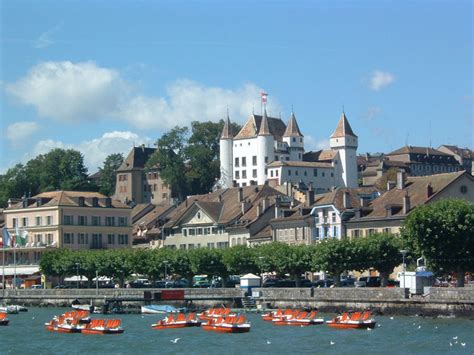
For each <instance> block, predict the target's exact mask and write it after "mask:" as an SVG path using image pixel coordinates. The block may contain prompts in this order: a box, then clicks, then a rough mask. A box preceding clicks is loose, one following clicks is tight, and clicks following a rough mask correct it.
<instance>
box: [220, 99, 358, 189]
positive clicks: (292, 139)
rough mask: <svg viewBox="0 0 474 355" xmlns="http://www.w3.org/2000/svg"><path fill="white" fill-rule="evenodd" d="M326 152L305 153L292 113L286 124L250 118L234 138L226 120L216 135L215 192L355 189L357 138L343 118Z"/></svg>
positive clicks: (264, 112)
mask: <svg viewBox="0 0 474 355" xmlns="http://www.w3.org/2000/svg"><path fill="white" fill-rule="evenodd" d="M329 142H330V149H329V150H321V151H317V152H305V149H304V136H303V134H302V133H301V131H300V129H299V127H298V122H297V121H296V117H295V114H294V113H293V112H292V113H291V116H290V118H289V120H288V124H287V125H285V123H284V122H283V121H282V120H281V119H280V118H274V117H268V116H267V111H266V108H265V109H264V111H263V115H261V116H260V115H255V114H252V115H251V116H250V117H249V118H248V120H247V122H246V123H245V124H244V125H243V127H242V129H241V130H240V131H239V132H238V133H237V134H236V135H234V134H233V132H232V126H231V124H230V118H229V116H227V118H226V120H225V124H224V128H223V130H222V133H221V136H220V162H221V169H220V170H221V177H220V180H219V183H218V185H219V186H220V187H221V188H228V187H233V186H248V185H262V184H265V183H266V182H267V181H268V183H269V184H271V185H274V186H276V185H283V184H285V183H292V184H300V185H301V186H306V187H309V186H312V187H313V189H314V190H315V191H316V192H317V193H319V192H325V191H328V190H331V189H332V188H333V187H336V186H341V187H357V186H358V181H357V146H358V138H357V136H356V135H355V134H354V132H353V131H352V128H351V126H350V124H349V121H348V120H347V117H346V115H345V113H344V112H343V113H342V114H341V117H340V119H339V122H338V124H337V127H336V130H335V131H334V133H333V134H332V135H331V137H330V141H329Z"/></svg>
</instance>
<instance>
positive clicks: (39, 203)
mask: <svg viewBox="0 0 474 355" xmlns="http://www.w3.org/2000/svg"><path fill="white" fill-rule="evenodd" d="M42 205H43V199H42V198H41V197H37V198H36V207H41V206H42Z"/></svg>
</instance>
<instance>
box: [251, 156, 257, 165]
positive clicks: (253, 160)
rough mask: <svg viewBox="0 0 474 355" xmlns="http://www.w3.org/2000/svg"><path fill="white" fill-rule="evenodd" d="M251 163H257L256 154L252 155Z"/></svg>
mask: <svg viewBox="0 0 474 355" xmlns="http://www.w3.org/2000/svg"><path fill="white" fill-rule="evenodd" d="M252 165H257V156H256V155H254V156H253V157H252Z"/></svg>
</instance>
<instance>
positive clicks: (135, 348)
mask: <svg viewBox="0 0 474 355" xmlns="http://www.w3.org/2000/svg"><path fill="white" fill-rule="evenodd" d="M66 310H68V309H64V308H30V310H29V312H27V313H20V314H16V315H15V314H12V315H9V318H10V325H9V326H7V327H0V344H1V347H0V353H2V354H87V353H91V354H99V353H100V354H131V353H136V354H137V355H143V354H157V353H165V354H183V353H185V354H224V353H225V354H249V353H251V354H257V353H266V354H288V353H308V354H315V353H324V354H342V353H350V354H367V353H375V354H410V353H411V354H433V353H440V354H441V353H453V354H454V353H459V354H474V320H468V319H454V318H451V319H432V318H421V317H402V316H400V317H398V316H395V317H394V318H393V319H390V317H388V316H377V317H375V318H376V321H377V322H378V324H380V327H378V326H376V328H375V329H374V330H372V331H367V330H355V329H353V330H338V329H332V328H329V327H327V326H326V325H315V326H309V327H284V326H275V325H272V324H270V323H268V322H264V321H262V320H261V319H260V316H259V315H255V314H248V315H247V316H248V318H249V319H250V320H251V322H252V329H251V331H250V333H246V334H218V333H213V332H209V331H205V330H203V329H200V328H187V329H166V330H153V329H151V327H150V325H151V324H152V323H154V322H155V321H156V320H157V319H158V318H161V317H159V316H154V315H146V316H142V315H136V314H135V315H133V314H127V315H115V316H113V318H121V319H122V325H123V327H124V329H125V333H124V334H121V335H83V334H60V333H54V332H49V331H46V330H45V328H44V325H43V324H44V323H45V322H47V321H49V320H50V319H51V318H52V317H53V316H54V315H55V314H61V313H63V312H65V311H66ZM94 317H97V318H103V317H105V318H111V317H112V316H103V315H94ZM324 317H325V319H329V318H331V317H332V315H331V314H324ZM456 336H457V340H455V339H453V337H456ZM175 338H181V339H180V340H179V341H178V342H177V343H176V344H173V343H172V342H171V340H172V339H175ZM331 341H332V342H334V343H335V344H334V345H331ZM456 341H457V343H456ZM450 342H451V344H452V346H450ZM461 343H466V345H465V346H464V347H463V346H462V345H461Z"/></svg>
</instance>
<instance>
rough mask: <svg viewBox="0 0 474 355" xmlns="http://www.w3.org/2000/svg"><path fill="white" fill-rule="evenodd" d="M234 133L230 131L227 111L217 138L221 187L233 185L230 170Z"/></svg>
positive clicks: (231, 171)
mask: <svg viewBox="0 0 474 355" xmlns="http://www.w3.org/2000/svg"><path fill="white" fill-rule="evenodd" d="M233 140H234V135H233V132H232V125H231V124H230V118H229V113H227V118H226V120H225V122H224V128H223V129H222V133H221V137H220V140H219V147H220V149H219V158H220V163H221V178H220V185H221V187H222V188H228V187H232V185H233V183H232V182H233V170H232V159H233V154H232V149H233V147H232V146H233Z"/></svg>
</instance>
